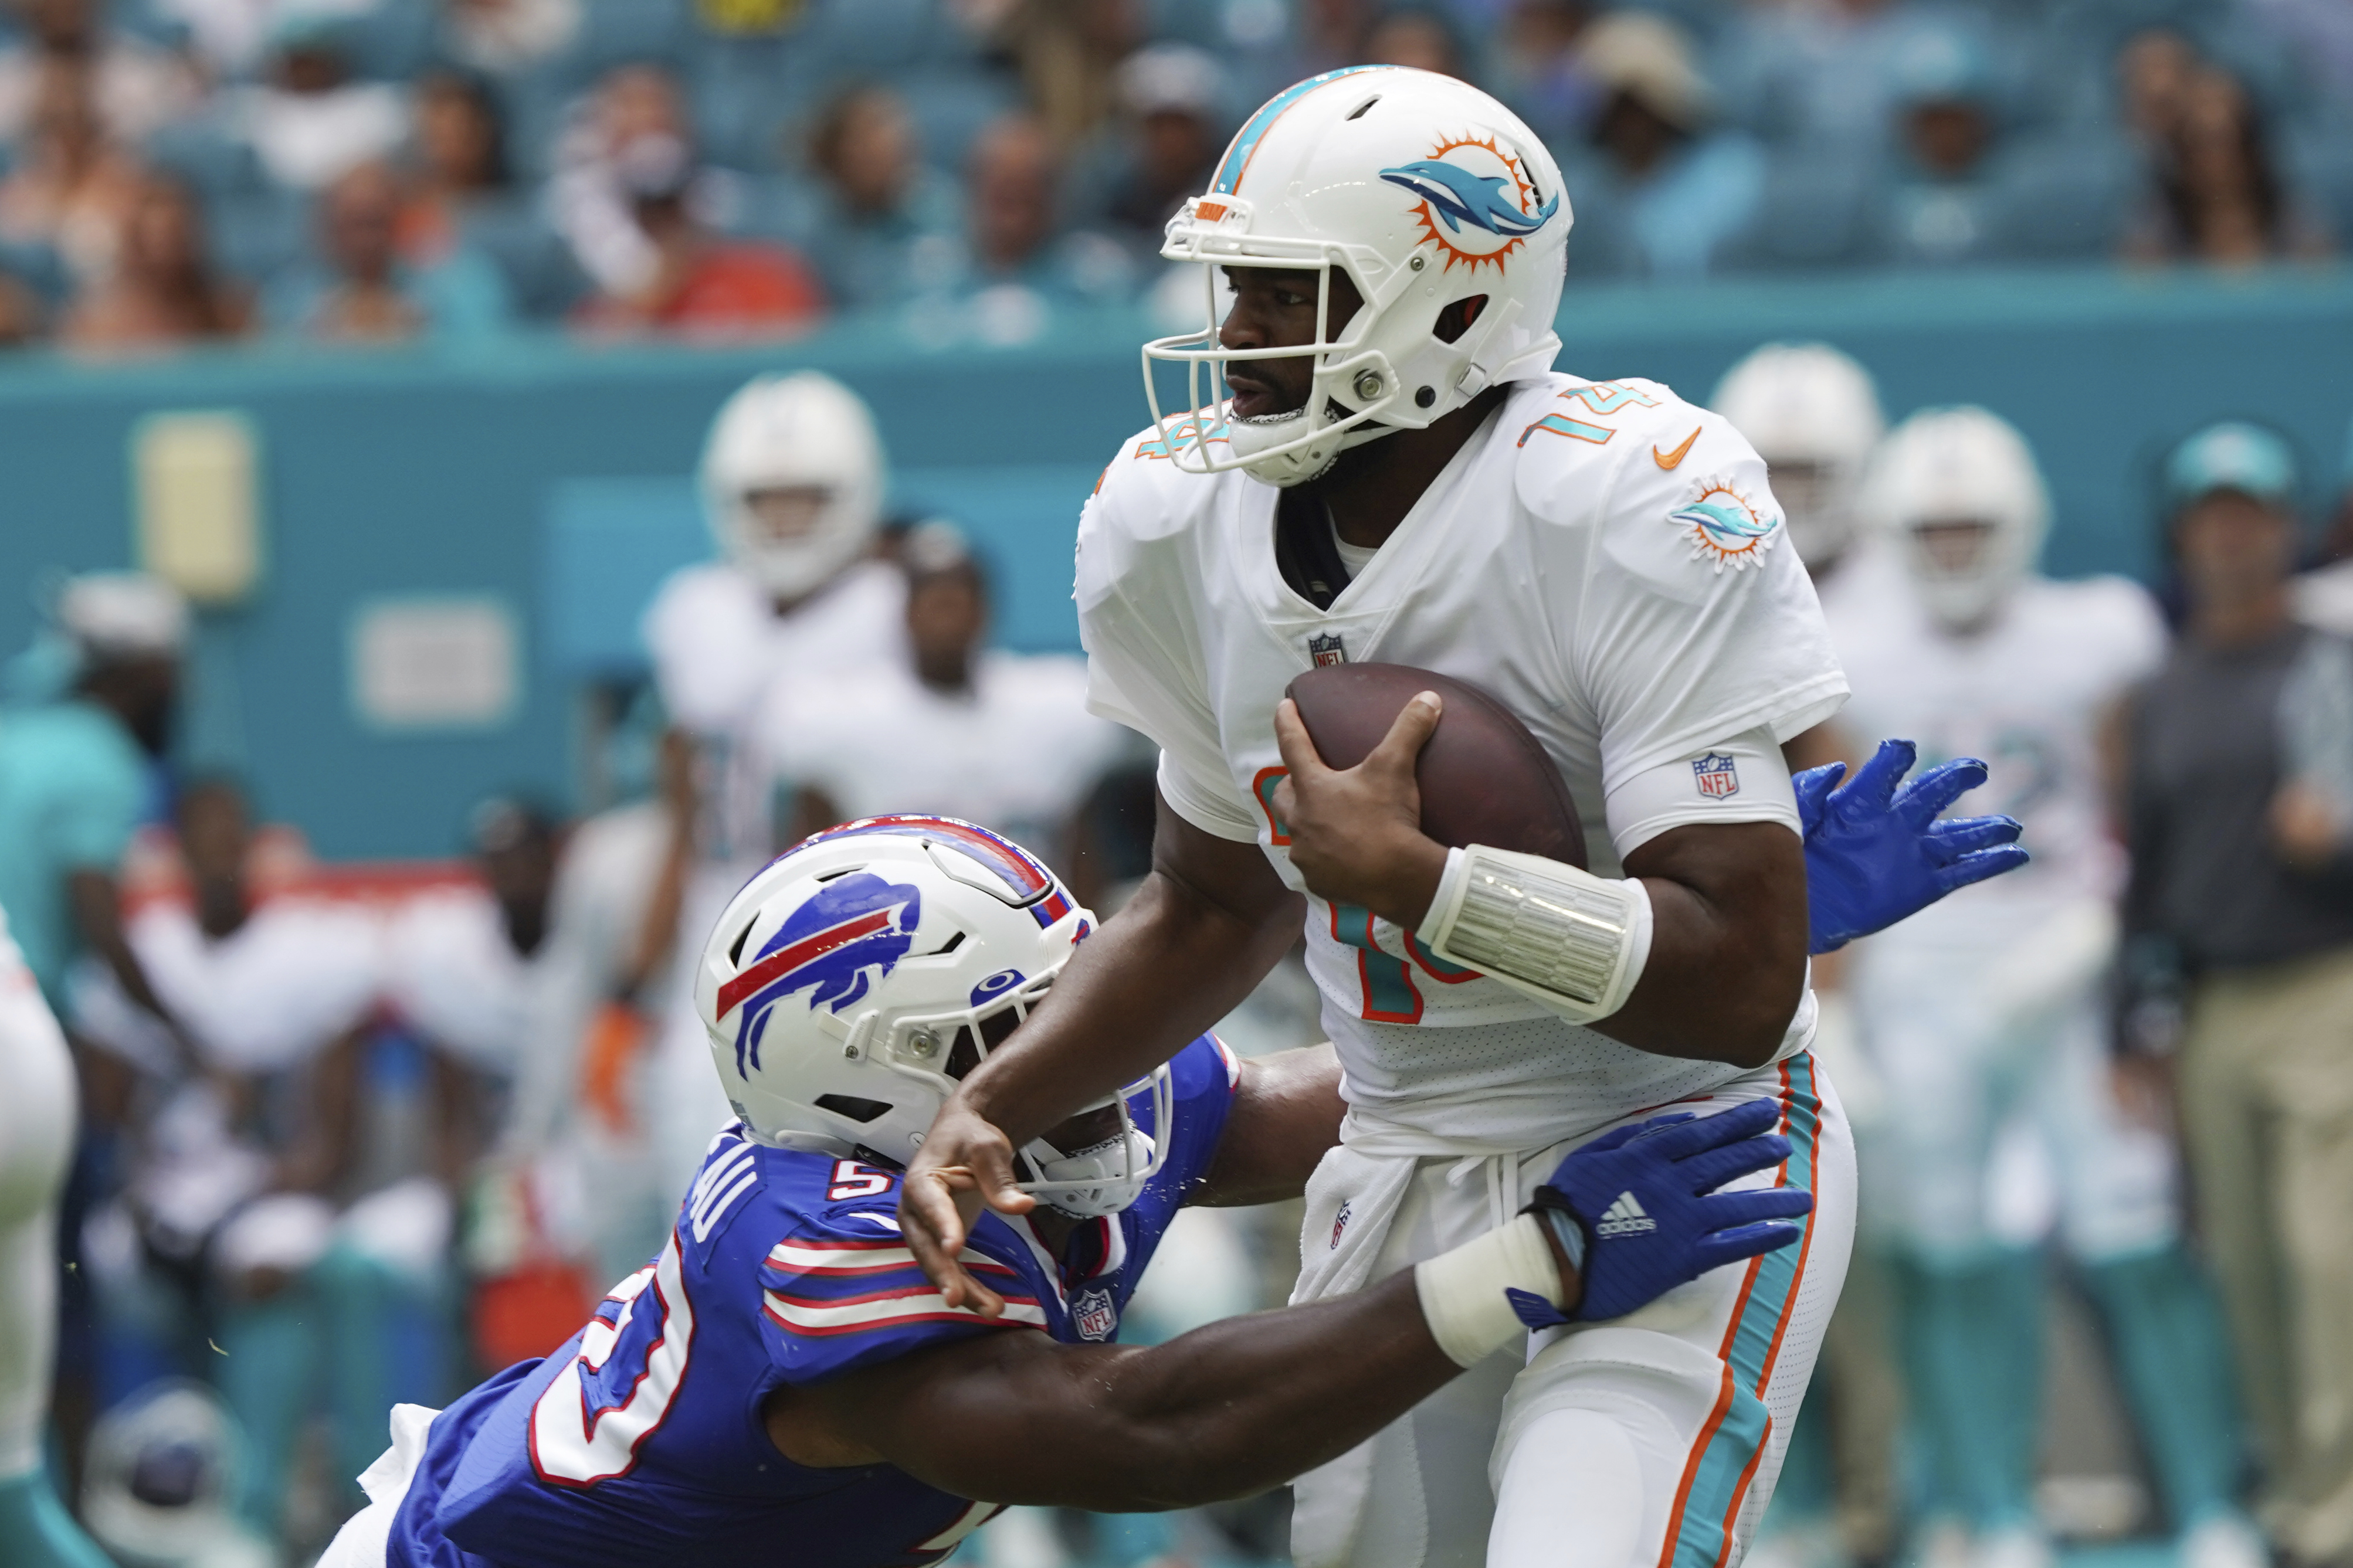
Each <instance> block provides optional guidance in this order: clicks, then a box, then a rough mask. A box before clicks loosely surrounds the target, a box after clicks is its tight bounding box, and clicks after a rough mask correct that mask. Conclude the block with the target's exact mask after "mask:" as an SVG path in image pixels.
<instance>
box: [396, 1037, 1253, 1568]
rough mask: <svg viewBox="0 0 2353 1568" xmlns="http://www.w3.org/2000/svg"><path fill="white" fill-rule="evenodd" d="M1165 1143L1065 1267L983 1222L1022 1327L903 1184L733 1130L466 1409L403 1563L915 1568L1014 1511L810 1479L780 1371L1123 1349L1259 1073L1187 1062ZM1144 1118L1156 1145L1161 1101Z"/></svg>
mask: <svg viewBox="0 0 2353 1568" xmlns="http://www.w3.org/2000/svg"><path fill="white" fill-rule="evenodd" d="M1169 1070H1170V1073H1171V1075H1172V1079H1173V1083H1172V1088H1173V1089H1174V1091H1175V1092H1174V1097H1173V1106H1174V1109H1173V1111H1172V1114H1171V1118H1170V1120H1171V1121H1172V1123H1173V1127H1172V1129H1171V1131H1170V1135H1169V1144H1168V1151H1167V1158H1166V1162H1165V1163H1163V1165H1162V1167H1161V1170H1160V1172H1159V1173H1157V1174H1156V1175H1155V1176H1154V1178H1153V1179H1152V1182H1151V1183H1150V1184H1149V1185H1148V1186H1147V1187H1146V1188H1145V1191H1144V1193H1143V1194H1142V1195H1141V1196H1140V1197H1138V1198H1137V1199H1136V1201H1135V1202H1134V1205H1131V1206H1130V1207H1129V1208H1128V1209H1127V1210H1126V1211H1125V1212H1124V1213H1122V1214H1120V1215H1116V1216H1114V1217H1113V1218H1110V1219H1103V1220H1097V1221H1092V1222H1089V1223H1087V1224H1085V1225H1082V1226H1080V1227H1079V1229H1078V1232H1077V1233H1076V1235H1074V1236H1073V1237H1071V1242H1070V1244H1069V1246H1068V1247H1066V1248H1065V1249H1064V1252H1063V1255H1062V1257H1061V1258H1054V1257H1052V1256H1051V1255H1050V1253H1049V1252H1048V1250H1047V1249H1046V1248H1045V1247H1043V1246H1042V1245H1041V1244H1040V1243H1039V1240H1038V1238H1037V1237H1036V1235H1035V1234H1034V1233H1033V1232H1032V1231H1031V1229H1030V1227H1029V1224H1028V1223H1027V1222H1026V1221H1024V1220H1019V1219H1016V1220H1012V1221H1009V1222H1008V1220H1007V1219H1006V1218H1005V1217H1004V1216H1002V1215H995V1214H984V1215H982V1217H981V1219H980V1221H979V1223H978V1224H977V1225H976V1226H975V1227H974V1230H973V1235H972V1239H971V1241H970V1243H969V1244H968V1246H967V1247H966V1250H965V1254H964V1260H965V1267H966V1268H970V1269H973V1270H974V1271H975V1272H976V1273H977V1274H979V1275H980V1276H981V1277H982V1278H984V1279H987V1282H988V1284H989V1286H990V1287H991V1289H995V1290H996V1291H997V1293H998V1294H999V1295H1001V1296H1003V1297H1004V1298H1005V1300H1006V1303H1007V1305H1006V1311H1005V1315H1004V1316H1003V1317H1002V1318H999V1319H996V1320H987V1319H983V1318H980V1317H978V1316H976V1314H974V1313H971V1312H968V1311H963V1310H952V1309H950V1308H949V1306H948V1305H947V1303H946V1301H945V1300H944V1299H943V1298H942V1297H941V1296H940V1294H939V1292H938V1291H936V1290H934V1289H933V1288H932V1286H931V1284H930V1282H929V1281H927V1280H926V1279H924V1278H923V1271H922V1270H921V1269H920V1268H917V1267H916V1266H915V1260H914V1257H913V1254H912V1253H910V1252H909V1251H908V1249H907V1247H905V1245H904V1244H903V1242H902V1238H901V1237H900V1235H899V1228H898V1223H897V1220H896V1218H895V1217H894V1216H895V1214H896V1211H897V1206H898V1188H899V1173H898V1172H896V1171H894V1170H892V1169H890V1168H887V1167H883V1166H878V1165H872V1164H868V1163H861V1162H860V1161H856V1160H841V1159H836V1158H834V1157H833V1156H831V1155H827V1154H817V1153H810V1152H800V1151H794V1150H784V1149H772V1148H769V1147H766V1146H765V1145H763V1144H759V1143H755V1142H752V1141H751V1140H750V1139H749V1138H748V1137H746V1136H745V1135H744V1131H742V1129H741V1128H740V1127H739V1128H736V1129H733V1130H731V1131H728V1132H725V1133H723V1134H722V1135H721V1136H720V1137H719V1138H718V1139H717V1140H715V1141H714V1142H712V1146H711V1152H709V1153H708V1154H707V1155H705V1156H704V1159H703V1163H702V1170H701V1171H700V1172H699V1173H697V1175H696V1177H695V1181H694V1185H693V1187H692V1188H691V1190H690V1191H689V1192H688V1194H687V1195H686V1199H685V1201H684V1202H683V1203H682V1204H681V1205H680V1207H679V1214H678V1221H677V1224H676V1226H674V1227H673V1228H672V1230H671V1233H670V1242H669V1244H668V1245H667V1246H666V1247H663V1248H662V1250H661V1253H660V1255H659V1257H657V1258H655V1259H654V1260H653V1262H651V1263H650V1264H649V1265H647V1266H646V1267H645V1268H641V1269H639V1270H638V1272H637V1273H635V1274H633V1275H631V1276H630V1277H629V1278H628V1279H624V1280H623V1281H621V1283H620V1284H619V1285H617V1286H616V1287H615V1288H614V1289H613V1292H612V1294H611V1295H609V1296H607V1298H606V1299H605V1300H604V1301H603V1302H602V1303H601V1304H600V1305H599V1306H598V1307H597V1309H596V1315H595V1316H594V1317H593V1318H591V1319H590V1320H589V1321H588V1323H587V1325H586V1327H585V1328H584V1329H583V1330H582V1331H580V1333H579V1334H578V1335H576V1336H575V1337H574V1339H573V1340H572V1341H571V1342H570V1343H568V1344H566V1345H565V1347H564V1348H563V1349H562V1350H560V1351H558V1352H555V1353H554V1355H552V1356H549V1357H548V1358H547V1359H546V1360H544V1361H532V1362H521V1363H517V1364H515V1365H513V1366H512V1367H509V1368H508V1369H507V1370H506V1371H504V1372H502V1373H499V1374H498V1375H497V1376H495V1377H493V1378H491V1380H490V1381H489V1382H487V1383H484V1384H481V1385H480V1387H478V1388H476V1389H474V1390H473V1391H472V1392H471V1393H470V1394H466V1395H465V1396H464V1397H463V1398H461V1399H459V1400H458V1401H457V1402H456V1403H455V1404H453V1405H450V1406H449V1407H448V1409H447V1410H444V1411H443V1412H442V1413H441V1414H440V1415H438V1416H436V1417H435V1418H434V1421H433V1426H432V1430H431V1432H430V1434H429V1436H428V1438H427V1446H426V1452H425V1454H424V1456H423V1458H422V1459H421V1460H420V1462H419V1463H418V1466H417V1471H416V1474H415V1477H414V1479H412V1481H411V1483H410V1486H409V1489H408V1493H407V1496H406V1499H405V1500H403V1501H402V1503H401V1505H400V1508H399V1510H398V1513H397V1515H396V1520H395V1522H394V1526H393V1531H392V1539H391V1545H390V1549H389V1552H388V1553H387V1558H386V1561H387V1563H388V1565H389V1568H492V1565H496V1568H538V1565H540V1564H546V1565H547V1568H606V1565H610V1568H645V1565H646V1564H647V1563H689V1562H694V1563H701V1562H723V1561H726V1560H727V1559H726V1557H725V1556H724V1555H723V1554H724V1553H726V1552H742V1553H744V1557H743V1559H742V1560H743V1561H745V1562H750V1563H765V1562H772V1561H780V1560H784V1559H786V1558H788V1559H789V1560H790V1561H791V1562H792V1563H794V1564H795V1568H919V1565H921V1564H923V1563H933V1562H935V1561H937V1560H938V1559H939V1558H941V1557H943V1556H944V1555H946V1554H947V1552H950V1551H952V1550H953V1549H954V1548H955V1544H956V1542H959V1541H961V1540H962V1539H963V1538H964V1537H965V1536H966V1535H968V1534H970V1533H971V1532H972V1531H974V1530H975V1529H976V1528H977V1527H978V1526H979V1525H980V1524H981V1523H983V1522H984V1521H987V1519H988V1518H989V1517H990V1516H991V1515H992V1514H994V1513H995V1512H996V1511H997V1508H996V1505H994V1504H992V1503H988V1502H985V1501H974V1500H969V1499H965V1498H959V1497H953V1496H951V1495H949V1494H948V1493H946V1492H944V1491H940V1490H938V1489H935V1488H933V1487H930V1486H926V1485H925V1484H924V1483H923V1482H922V1481H919V1480H917V1479H914V1478H913V1476H910V1475H908V1474H906V1473H905V1472H904V1471H902V1470H900V1469H898V1468H896V1467H893V1466H890V1465H871V1466H864V1467H860V1468H840V1469H808V1468H803V1467H801V1466H798V1465H796V1464H794V1463H792V1462H791V1461H790V1460H788V1459H786V1458H785V1457H784V1456H783V1455H781V1454H779V1453H778V1452H777V1451H776V1447H775V1445H774V1444H772V1443H770V1442H769V1440H768V1435H767V1430H766V1427H765V1425H764V1424H763V1422H762V1419H761V1406H762V1403H763V1401H764V1400H765V1398H766V1397H767V1395H768V1394H769V1393H770V1392H771V1391H772V1390H773V1389H775V1388H776V1386H777V1385H778V1384H787V1383H789V1384H814V1383H820V1382H823V1381H824V1380H825V1379H827V1378H830V1377H835V1376H839V1374H841V1373H845V1372H848V1371H849V1370H851V1369H853V1368H856V1367H861V1366H871V1365H873V1364H875V1363H881V1362H885V1361H888V1360H890V1359H891V1358H892V1357H894V1356H902V1355H905V1354H907V1353H908V1352H911V1351H913V1350H916V1349H918V1348H920V1347H922V1346H925V1345H932V1344H937V1343H940V1342H944V1341H948V1340H954V1339H961V1338H965V1337H968V1336H971V1335H974V1334H983V1333H1008V1332H1015V1333H1018V1332H1043V1333H1047V1334H1050V1335H1051V1336H1052V1337H1053V1338H1055V1339H1057V1340H1060V1341H1064V1342H1071V1343H1078V1342H1090V1341H1103V1340H1109V1339H1112V1338H1113V1337H1114V1336H1116V1335H1117V1333H1118V1331H1119V1321H1120V1314H1121V1313H1122V1311H1123V1310H1124V1309H1125V1308H1126V1305H1127V1301H1128V1297H1129V1296H1130V1294H1131V1293H1133V1291H1134V1289H1135V1284H1136V1281H1137V1280H1138V1279H1140V1278H1141V1277H1142V1275H1143V1273H1144V1268H1145V1264H1146V1263H1148V1262H1149V1261H1150V1260H1151V1258H1152V1253H1153V1249H1154V1248H1155V1247H1157V1246H1158V1245H1159V1242H1160V1237H1161V1236H1162V1235H1163V1234H1164V1233H1165V1232H1166V1230H1167V1228H1168V1223H1169V1221H1170V1220H1171V1219H1172V1218H1174V1217H1175V1215H1176V1210H1177V1209H1178V1207H1179V1206H1180V1205H1182V1204H1183V1202H1184V1194H1185V1193H1186V1191H1187V1189H1188V1188H1190V1187H1192V1186H1193V1185H1195V1184H1197V1183H1198V1181H1199V1180H1200V1178H1201V1176H1202V1174H1203V1173H1204V1172H1205V1171H1207V1169H1208V1164H1209V1162H1210V1159H1211V1157H1212V1156H1213V1155H1214V1154H1215V1153H1216V1151H1217V1147H1218V1141H1219V1137H1220V1135H1221V1134H1222V1133H1223V1131H1224V1129H1225V1121H1226V1114H1227V1110H1228V1108H1229V1104H1230V1101H1231V1097H1232V1094H1233V1086H1234V1082H1235V1079H1236V1077H1237V1069H1236V1067H1235V1064H1234V1061H1233V1058H1231V1057H1230V1056H1229V1054H1228V1053H1227V1051H1226V1048H1225V1047H1223V1046H1222V1045H1220V1044H1219V1043H1218V1042H1217V1041H1216V1040H1215V1039H1213V1038H1211V1037H1207V1036H1204V1037H1201V1038H1200V1039H1198V1040H1196V1041H1194V1042H1193V1043H1192V1044H1191V1045H1189V1046H1187V1047H1186V1048H1185V1049H1184V1050H1183V1051H1182V1052H1181V1053H1179V1054H1178V1055H1177V1057H1176V1059H1175V1060H1174V1061H1172V1062H1171V1063H1170V1064H1169ZM1135 1114H1136V1117H1137V1121H1138V1123H1139V1125H1142V1126H1143V1127H1145V1130H1146V1131H1150V1132H1151V1133H1153V1135H1154V1136H1155V1138H1156V1137H1158V1136H1160V1133H1161V1130H1160V1129H1159V1128H1156V1127H1154V1126H1152V1125H1151V1111H1150V1107H1149V1097H1139V1098H1138V1100H1137V1101H1136V1102H1135Z"/></svg>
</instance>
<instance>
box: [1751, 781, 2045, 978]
mask: <svg viewBox="0 0 2353 1568" xmlns="http://www.w3.org/2000/svg"><path fill="white" fill-rule="evenodd" d="M1917 755H1918V750H1917V748H1915V746H1914V745H1913V744H1912V742H1909V741H1882V742H1879V750H1878V751H1877V752H1874V753H1873V755H1872V759H1871V760H1870V761H1869V762H1867V763H1863V764H1862V768H1861V769H1860V770H1858V771H1857V772H1856V773H1855V775H1854V777H1853V778H1852V779H1851V780H1849V781H1848V782H1847V783H1846V784H1844V785H1843V786H1841V785H1839V780H1840V779H1841V778H1842V777H1844V776H1845V774H1846V764H1845V763H1829V764H1827V765H1826V766H1823V767H1819V768H1808V769H1807V770H1806V771H1805V772H1804V773H1799V775H1798V776H1797V777H1796V778H1794V779H1792V780H1790V781H1789V782H1790V784H1792V785H1794V786H1795V787H1796V789H1797V792H1798V819H1799V822H1800V823H1801V824H1803V826H1804V827H1805V830H1806V904H1807V909H1806V914H1807V925H1808V928H1809V931H1808V934H1809V936H1810V939H1811V940H1810V942H1809V944H1808V948H1807V951H1808V952H1836V951H1837V950H1838V949H1840V948H1841V947H1844V946H1845V945H1846V944H1847V943H1848V942H1852V941H1853V940H1854V939H1855V938H1856V937H1859V936H1869V935H1870V934H1871V933H1872V932H1873V931H1884V930H1886V929H1887V928H1888V927H1889V926H1892V925H1894V923H1895V922H1896V921H1900V920H1903V919H1905V918H1906V917H1907V916H1911V915H1916V914H1918V913H1919V912H1920V911H1921V910H1925V909H1926V908H1927V907H1928V906H1929V905H1930V904H1933V903H1935V902H1936V900H1938V899H1941V898H1943V897H1944V896H1945V895H1946V894H1947V893H1949V892H1951V891H1952V890H1953V889H1956V888H1966V887H1968V885H1969V884H1970V883H1971V882H1982V881H1984V880H1985V879H1987V878H1989V877H1999V876H2000V875H2001V874H2002V873H2003V872H2005V871H2015V870H2017V869H2018V868H2020V867H2021V866H2023V865H2025V864H2026V861H2027V853H2026V851H2025V849H2024V848H2022V847H2020V846H2019V844H2018V843H2017V842H2016V840H2017V837H2018V835H2019V831H2020V829H2019V822H2018V819H2017V818H2016V817H2014V816H1957V817H1954V818H1953V819H1952V820H1950V821H1949V822H1939V821H1937V820H1936V814H1937V813H1938V812H1940V811H1942V810H1944V809H1945V808H1946V807H1947V806H1948V805H1952V804H1953V802H1955V801H1957V800H1958V799H1960V798H1961V796H1963V795H1967V794H1968V793H1969V791H1971V790H1973V789H1975V788H1977V787H1978V785H1979V784H1983V783H1985V781H1986V765H1985V764H1984V763H1981V762H1979V761H1978V760H1977V759H1976V758H1975V757H1959V758H1956V759H1955V760H1954V761H1952V762H1949V763H1937V764H1936V766H1935V767H1933V768H1930V769H1929V770H1928V771H1927V772H1926V773H1922V774H1921V775H1920V776H1919V777H1918V778H1916V779H1914V780H1913V781H1912V782H1911V783H1910V784H1905V785H1904V787H1903V788H1901V789H1898V788H1896V784H1897V782H1898V781H1900V780H1901V779H1902V778H1903V777H1904V775H1905V773H1909V772H1910V771H1911V768H1912V763H1913V759H1914V758H1915V756H1917Z"/></svg>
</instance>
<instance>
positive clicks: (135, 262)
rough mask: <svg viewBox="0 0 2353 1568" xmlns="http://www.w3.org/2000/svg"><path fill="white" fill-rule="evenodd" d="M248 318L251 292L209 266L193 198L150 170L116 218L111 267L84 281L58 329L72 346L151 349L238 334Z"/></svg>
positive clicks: (198, 210) (202, 222)
mask: <svg viewBox="0 0 2353 1568" xmlns="http://www.w3.org/2000/svg"><path fill="white" fill-rule="evenodd" d="M252 325H253V298H252V295H251V294H250V292H248V290H247V289H244V288H243V287H241V286H239V285H236V284H232V283H230V282H227V280H225V279H222V278H221V277H220V276H219V275H218V274H217V273H216V272H215V271H214V270H213V265H212V258H211V257H210V255H209V253H208V249H207V247H206V240H205V220H204V213H203V210H202V209H201V208H199V207H198V206H197V205H196V202H195V197H193V196H192V195H189V194H188V190H187V187H186V186H185V185H183V184H180V183H179V182H178V181H176V180H173V179H170V178H168V177H165V176H163V175H150V176H148V177H147V179H146V180H145V181H143V182H142V184H141V185H140V188H139V194H138V195H137V197H136V198H135V199H134V200H133V202H132V206H131V212H130V216H128V217H126V218H125V219H124V220H123V226H122V241H121V251H120V254H118V255H117V257H116V258H115V264H114V267H113V268H112V269H111V271H109V272H108V273H107V274H106V276H105V277H104V278H102V279H99V280H98V281H96V282H94V283H91V284H90V285H88V286H87V287H85V289H83V291H82V293H81V294H80V296H79V298H77V299H76V300H74V302H73V305H72V307H71V308H70V310H68V312H67V314H66V318H65V321H64V322H63V323H62V324H61V325H60V326H59V328H58V339H59V341H61V342H64V343H66V344H67V345H69V347H72V348H78V349H88V350H94V351H101V352H109V351H122V350H138V349H158V348H169V347H173V346H174V345H177V344H182V343H191V342H205V341H206V340H212V339H221V338H235V337H242V336H244V335H245V333H246V332H247V331H250V330H251V328H252Z"/></svg>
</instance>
